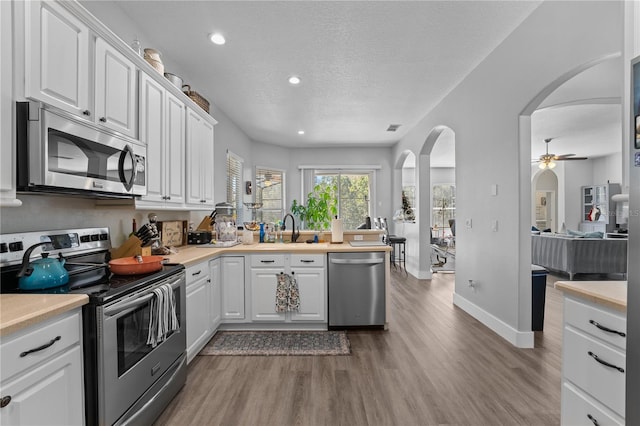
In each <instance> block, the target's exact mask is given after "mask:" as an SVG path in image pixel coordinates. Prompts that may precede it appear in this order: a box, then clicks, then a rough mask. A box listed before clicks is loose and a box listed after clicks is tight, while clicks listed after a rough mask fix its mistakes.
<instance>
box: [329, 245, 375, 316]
mask: <svg viewBox="0 0 640 426" xmlns="http://www.w3.org/2000/svg"><path fill="white" fill-rule="evenodd" d="M385 254H386V252H354V253H329V328H344V327H364V326H367V327H369V326H381V327H384V320H385V288H384V285H385V280H384V258H385Z"/></svg>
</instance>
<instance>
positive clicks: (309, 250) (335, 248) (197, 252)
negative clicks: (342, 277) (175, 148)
mask: <svg viewBox="0 0 640 426" xmlns="http://www.w3.org/2000/svg"><path fill="white" fill-rule="evenodd" d="M177 250H178V253H177V254H172V255H169V256H165V258H167V259H168V260H169V262H171V263H182V264H183V265H185V266H189V265H191V264H194V263H198V262H200V261H202V260H206V259H208V258H211V257H214V256H218V255H222V254H226V255H233V254H252V253H256V254H258V253H262V254H264V253H292V254H326V253H335V252H370V251H386V252H390V251H391V247H390V246H387V245H383V246H380V245H375V246H374V245H372V246H360V247H353V246H351V244H349V243H348V242H347V241H345V242H344V243H342V244H332V243H312V244H307V243H253V244H239V245H237V246H233V247H223V248H214V247H202V246H197V245H193V246H183V247H178V248H177Z"/></svg>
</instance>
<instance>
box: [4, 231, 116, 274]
mask: <svg viewBox="0 0 640 426" xmlns="http://www.w3.org/2000/svg"><path fill="white" fill-rule="evenodd" d="M41 243H46V244H42V245H40V246H38V247H35V248H34V249H33V251H32V252H31V256H29V257H30V258H31V259H37V258H39V257H40V254H41V253H42V252H48V253H50V254H51V256H57V255H58V253H62V255H63V256H66V255H69V254H75V253H82V252H85V251H90V250H91V251H93V250H96V249H106V250H109V249H110V248H111V238H110V237H109V228H81V229H62V230H55V231H36V232H19V233H15V234H2V235H0V266H9V265H18V264H20V263H22V257H23V256H24V254H25V252H26V251H27V250H29V248H30V247H32V246H34V245H36V244H41Z"/></svg>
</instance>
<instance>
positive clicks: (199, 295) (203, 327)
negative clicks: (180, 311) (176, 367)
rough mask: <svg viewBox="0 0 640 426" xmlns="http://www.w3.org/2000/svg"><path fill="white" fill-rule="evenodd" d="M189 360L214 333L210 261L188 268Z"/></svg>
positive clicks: (189, 360) (188, 360)
mask: <svg viewBox="0 0 640 426" xmlns="http://www.w3.org/2000/svg"><path fill="white" fill-rule="evenodd" d="M186 272H187V291H186V293H187V362H191V360H192V359H193V358H194V357H195V356H196V355H197V354H198V352H200V350H201V349H202V348H203V347H204V346H205V345H206V344H207V342H208V341H209V339H210V338H211V335H212V334H213V330H212V324H211V314H210V311H211V309H210V302H211V279H210V278H209V264H208V262H206V261H205V262H201V263H198V264H197V265H194V266H190V267H189V268H187V271H186Z"/></svg>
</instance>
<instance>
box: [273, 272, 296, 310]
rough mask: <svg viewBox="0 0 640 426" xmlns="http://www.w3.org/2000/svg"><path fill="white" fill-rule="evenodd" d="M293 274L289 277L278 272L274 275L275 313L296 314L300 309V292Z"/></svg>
mask: <svg viewBox="0 0 640 426" xmlns="http://www.w3.org/2000/svg"><path fill="white" fill-rule="evenodd" d="M294 275H295V273H294V272H292V273H291V275H289V274H285V273H284V272H280V273H279V274H276V278H277V280H278V285H277V286H276V312H294V311H295V312H297V311H298V310H299V309H300V291H299V289H298V281H297V280H296V278H295V276H294Z"/></svg>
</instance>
